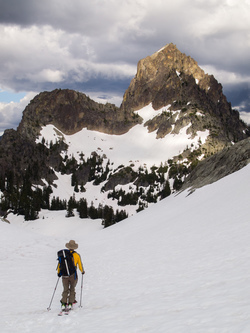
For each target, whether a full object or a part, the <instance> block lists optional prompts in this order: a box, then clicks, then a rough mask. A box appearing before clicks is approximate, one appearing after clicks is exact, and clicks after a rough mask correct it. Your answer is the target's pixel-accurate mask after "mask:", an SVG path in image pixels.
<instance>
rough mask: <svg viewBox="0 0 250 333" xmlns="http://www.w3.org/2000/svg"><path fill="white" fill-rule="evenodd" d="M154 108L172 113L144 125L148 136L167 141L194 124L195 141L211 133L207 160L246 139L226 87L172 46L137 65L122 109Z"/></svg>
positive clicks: (244, 129)
mask: <svg viewBox="0 0 250 333" xmlns="http://www.w3.org/2000/svg"><path fill="white" fill-rule="evenodd" d="M150 103H152V106H153V108H154V109H155V110H159V109H160V108H163V107H166V110H167V111H168V112H167V114H166V113H162V115H160V116H159V115H158V116H157V117H154V119H152V120H151V121H149V122H147V123H146V126H148V130H149V132H151V131H157V137H158V138H163V137H165V136H166V135H167V134H169V133H172V134H178V133H179V131H180V130H181V129H182V128H184V127H185V126H187V125H188V124H190V126H189V128H188V132H189V134H190V135H191V136H192V137H194V136H196V135H197V132H198V131H204V129H208V130H209V131H210V135H209V138H208V140H207V142H206V144H205V146H203V148H204V149H205V151H206V154H205V155H206V156H207V153H208V154H211V153H214V152H216V151H219V150H221V149H222V148H223V147H225V146H227V145H230V144H231V142H237V141H239V140H242V139H244V138H246V137H247V135H246V130H247V126H246V125H245V124H244V123H243V122H242V121H241V120H240V119H239V113H238V112H237V111H235V110H233V109H232V107H231V104H230V103H229V102H228V101H227V99H226V96H225V95H224V94H223V91H222V85H221V84H220V83H218V82H217V80H216V79H215V78H214V76H213V75H208V74H206V73H205V72H204V71H203V70H202V69H201V68H200V67H199V66H198V64H197V62H196V61H195V60H194V59H192V58H191V57H190V56H187V55H186V54H184V53H182V52H180V51H179V50H178V49H177V47H176V46H175V45H174V44H172V43H171V44H168V45H166V46H165V47H163V48H162V49H160V50H159V51H158V52H156V53H154V54H153V55H151V56H148V57H146V58H144V59H142V60H140V61H139V62H138V66H137V73H136V75H135V77H134V78H133V79H132V81H131V83H130V86H129V87H128V89H127V90H126V92H125V94H124V98H123V103H122V105H121V108H122V109H125V110H133V111H136V110H140V109H141V108H143V107H145V106H146V105H148V104H150ZM176 112H178V115H177V113H176ZM167 115H168V116H167ZM142 117H143V115H142Z"/></svg>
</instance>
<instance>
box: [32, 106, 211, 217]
mask: <svg viewBox="0 0 250 333" xmlns="http://www.w3.org/2000/svg"><path fill="white" fill-rule="evenodd" d="M169 107H170V105H167V106H165V107H163V108H161V109H159V110H157V111H156V110H154V109H153V107H152V103H150V104H149V105H147V106H145V107H143V108H142V109H141V110H139V111H136V113H138V114H139V115H140V116H141V117H142V118H143V123H142V124H138V125H136V126H134V127H133V128H131V129H130V131H128V132H127V133H125V134H123V135H110V134H105V133H101V132H97V131H91V130H88V129H86V128H83V129H82V130H81V131H79V132H77V133H75V134H73V135H66V134H64V133H62V132H60V131H59V130H58V129H57V128H56V127H55V126H54V125H51V124H50V125H47V126H44V127H43V128H42V130H41V132H40V136H39V138H37V140H36V142H37V143H39V142H40V143H41V142H42V141H43V139H45V144H47V146H48V147H49V146H50V143H51V142H52V143H54V144H55V143H56V142H57V141H58V140H63V141H64V142H65V143H66V144H67V145H68V149H67V151H63V152H61V155H62V156H63V157H65V155H67V156H68V157H69V158H71V157H74V158H75V159H76V160H77V161H78V162H79V163H80V160H81V155H82V154H83V155H84V159H87V158H89V157H90V156H91V154H92V153H93V152H96V153H97V154H98V155H99V156H102V157H104V163H103V167H104V168H105V167H106V164H107V163H108V161H110V164H111V165H110V168H111V169H112V170H113V171H114V170H116V169H117V168H118V167H119V166H121V165H123V166H128V165H130V166H132V167H133V168H134V170H135V171H138V168H140V167H143V168H147V169H148V170H150V168H151V167H152V166H158V167H159V166H160V165H161V163H162V164H163V165H164V164H165V163H166V162H167V161H168V160H169V159H172V158H173V157H174V156H177V155H179V154H180V153H182V152H183V151H184V150H185V149H186V148H187V147H188V148H190V149H191V150H193V149H196V148H198V147H199V144H200V143H202V144H203V143H205V142H206V139H207V137H208V135H209V130H205V131H203V132H201V131H197V135H196V136H195V137H194V138H191V135H190V134H187V130H188V128H189V127H190V125H191V123H190V124H189V125H187V126H185V127H183V128H182V129H181V130H180V131H179V133H178V134H174V127H175V126H174V125H172V127H173V128H172V132H171V133H169V134H168V135H166V136H165V137H164V138H162V139H157V138H156V131H153V132H151V133H149V132H148V128H147V127H145V126H144V125H145V123H146V122H147V121H148V120H150V119H153V118H154V117H156V116H158V115H160V114H161V113H164V112H167V111H169V110H168V109H169ZM180 112H181V111H172V114H173V117H175V118H176V119H177V118H178V117H179V114H180ZM197 115H199V114H197ZM200 116H202V115H200ZM55 174H56V176H57V178H58V179H57V180H55V181H54V182H53V185H54V186H52V190H53V194H51V198H52V197H53V196H55V197H59V198H60V199H61V200H66V201H68V200H69V198H70V197H71V196H73V195H74V196H75V198H76V200H80V198H82V197H84V198H85V199H86V200H87V202H88V205H89V206H90V204H91V203H92V202H93V204H94V206H95V207H96V208H97V207H98V206H99V203H102V205H103V206H105V205H108V206H111V207H113V209H114V211H116V210H117V209H118V210H121V209H125V210H126V212H127V213H128V214H129V215H132V214H135V213H136V210H137V209H138V205H134V206H126V207H121V206H119V205H118V204H117V201H116V200H112V199H108V198H107V192H103V191H101V188H102V187H103V185H104V183H101V184H100V185H99V186H96V185H93V183H91V182H88V183H87V184H86V185H85V186H84V187H85V189H86V192H84V194H83V193H81V192H78V193H76V192H74V187H72V186H71V174H70V175H67V174H64V175H62V174H61V173H58V172H55ZM44 183H45V184H46V183H47V182H46V181H44ZM130 186H132V187H133V186H134V187H135V188H136V186H135V185H133V184H128V185H127V192H130V191H129V187H130ZM121 187H122V188H123V190H124V189H126V188H125V186H122V185H121V186H120V185H117V188H116V190H119V189H120V188H121ZM149 205H150V204H149Z"/></svg>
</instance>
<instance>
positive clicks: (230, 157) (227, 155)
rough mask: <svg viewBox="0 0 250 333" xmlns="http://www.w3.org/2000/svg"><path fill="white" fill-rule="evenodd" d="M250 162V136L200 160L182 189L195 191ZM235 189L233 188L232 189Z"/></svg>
mask: <svg viewBox="0 0 250 333" xmlns="http://www.w3.org/2000/svg"><path fill="white" fill-rule="evenodd" d="M248 163H250V138H247V139H245V140H242V141H240V142H237V143H236V144H235V145H233V146H231V147H228V148H225V149H223V150H222V151H220V152H219V153H217V154H215V155H213V156H211V157H209V158H207V159H205V160H204V161H202V162H200V163H199V164H198V166H197V167H196V168H195V169H194V170H193V171H192V172H191V173H190V175H189V176H188V177H187V179H186V180H185V182H184V184H183V186H182V188H181V190H185V189H190V191H193V190H195V189H197V188H200V187H202V186H205V185H208V184H212V183H214V182H216V181H218V180H219V179H221V178H223V177H225V176H228V175H229V174H231V173H233V172H235V171H238V170H240V169H241V168H243V167H244V166H246V165H247V164H248ZM232 191H233V189H232Z"/></svg>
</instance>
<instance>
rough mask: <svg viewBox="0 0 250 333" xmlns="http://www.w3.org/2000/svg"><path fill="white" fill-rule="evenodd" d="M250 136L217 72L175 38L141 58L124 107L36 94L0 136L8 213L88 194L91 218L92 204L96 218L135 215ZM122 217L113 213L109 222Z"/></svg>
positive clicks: (71, 94)
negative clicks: (107, 210)
mask: <svg viewBox="0 0 250 333" xmlns="http://www.w3.org/2000/svg"><path fill="white" fill-rule="evenodd" d="M248 136H249V129H248V127H247V126H246V124H244V123H243V122H242V121H241V120H240V119H239V113H238V112H237V111H235V110H232V108H231V105H230V103H229V102H227V99H226V97H225V96H224V95H223V92H222V86H221V85H220V84H219V83H218V82H217V81H216V79H215V78H214V77H213V76H211V75H208V74H205V73H204V71H203V70H202V69H201V68H200V67H199V66H198V64H197V63H196V61H195V60H193V59H192V58H191V57H189V56H186V55H185V54H183V53H181V52H180V51H179V50H178V49H177V48H176V46H175V45H173V44H168V45H166V46H165V47H164V48H162V49H161V50H159V51H158V52H156V53H154V54H153V55H151V56H149V57H146V58H145V59H142V60H140V61H139V63H138V70H137V74H136V76H135V78H134V79H133V80H132V81H131V84H130V86H129V87H128V89H127V91H126V92H125V94H124V99H123V103H122V105H121V107H120V108H118V107H116V106H115V105H111V104H106V105H102V104H98V103H96V102H94V101H92V100H91V99H90V98H88V97H87V96H86V95H85V94H83V93H79V92H75V91H72V90H68V89H65V90H60V89H57V90H54V91H52V92H43V93H40V94H39V95H37V96H36V97H35V98H34V99H33V100H32V101H31V102H30V104H29V105H28V106H27V107H26V109H25V110H24V112H23V118H22V120H21V123H20V125H19V126H18V128H17V131H14V130H7V131H5V133H4V136H3V137H2V139H1V141H0V190H1V193H2V195H3V201H2V204H1V210H2V214H4V213H6V212H7V211H8V209H12V210H13V211H14V212H15V213H21V214H24V215H25V217H26V219H35V218H36V216H37V214H38V211H39V210H40V209H41V208H51V206H52V207H53V209H59V207H60V208H64V209H66V207H67V209H68V210H69V212H68V214H69V216H71V215H72V214H73V212H72V208H75V207H77V206H79V205H80V202H79V201H80V199H83V200H88V206H89V208H88V211H87V212H86V209H85V212H84V216H87V215H88V216H90V213H89V209H90V206H91V208H93V210H97V212H95V213H94V214H92V216H94V215H95V216H96V215H98V217H100V216H103V215H104V212H103V209H104V208H103V207H104V206H105V205H106V206H108V207H112V209H114V210H124V212H121V214H122V215H123V217H124V216H125V215H126V214H134V213H135V212H138V211H141V210H143V209H144V208H146V207H148V206H149V205H151V204H154V203H156V202H158V201H159V200H161V199H163V198H165V197H167V196H168V195H170V194H171V193H174V192H176V191H179V190H180V189H181V186H182V185H183V182H184V180H185V179H186V177H187V176H188V175H189V174H190V172H191V171H192V170H193V169H194V168H196V166H197V164H198V163H199V162H200V161H201V160H203V159H205V158H207V157H209V156H210V155H213V154H215V153H217V152H219V151H221V150H222V149H224V148H230V147H231V146H232V145H233V144H235V143H236V142H239V141H241V140H244V139H246V138H247V137H248ZM62 188H64V189H65V191H64V194H63V196H62V197H60V198H59V197H57V195H58V193H63V191H62V190H61V189H62ZM27 198H28V200H26V199H27ZM75 199H77V200H78V201H77V202H75ZM52 200H53V202H52ZM65 200H67V202H65ZM70 200H71V201H70ZM62 201H63V202H62ZM68 201H70V202H68ZM84 205H85V203H84ZM111 215H112V216H113V217H112V218H111ZM104 220H105V221H106V218H104ZM120 220H121V216H119V217H117V216H115V213H114V212H113V213H112V214H111V212H110V214H109V222H108V224H110V223H111V224H112V223H114V222H117V221H120Z"/></svg>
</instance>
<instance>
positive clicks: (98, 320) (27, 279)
mask: <svg viewBox="0 0 250 333" xmlns="http://www.w3.org/2000/svg"><path fill="white" fill-rule="evenodd" d="M249 173H250V165H248V166H247V167H245V168H243V169H242V170H240V171H238V172H236V173H234V174H232V175H230V176H228V177H225V178H223V179H222V180H220V181H218V182H216V183H214V184H212V185H209V186H205V187H203V188H201V189H199V190H197V191H196V192H195V193H193V194H192V195H189V196H188V195H187V194H188V192H184V193H181V194H179V195H178V196H170V197H168V198H166V199H164V200H162V201H161V202H159V203H157V204H155V205H154V206H151V207H150V208H148V209H147V210H145V211H143V212H141V213H138V214H136V215H134V216H133V217H130V218H128V219H127V220H124V221H122V222H120V223H118V224H116V225H114V226H112V227H109V228H107V229H103V228H102V226H101V221H100V220H96V221H91V220H81V219H79V218H78V217H77V216H76V217H73V218H68V219H67V218H65V212H48V211H43V212H41V214H40V219H39V220H37V221H33V222H31V221H30V222H24V221H23V219H22V217H20V216H18V217H16V216H9V220H10V224H8V223H4V222H1V223H0V249H1V259H0V260H1V265H0V269H1V281H0V292H1V295H2V302H1V305H0V309H1V316H0V327H1V331H2V332H4V333H10V332H11V333H16V332H23V333H25V332H37V333H42V332H68V331H69V330H73V331H79V332H88V333H95V332H105V333H106V332H107V333H119V332H121V333H125V332H126V333H130V332H131V333H132V332H162V333H163V332H164V333H165V332H171V333H175V332H176V333H187V332H191V333H211V332H216V333H223V332H226V333H238V332H250V291H249V285H250V265H249V262H250V241H249V238H250V218H249V198H250V188H249V181H248V180H249ZM70 239H75V240H76V242H77V243H78V244H79V248H78V252H79V253H80V254H81V256H82V261H83V264H84V267H85V270H86V274H85V275H84V277H83V296H82V305H83V307H82V308H78V307H76V308H75V309H74V310H73V311H72V312H71V313H70V315H69V316H63V317H58V316H57V313H58V311H59V309H60V297H61V291H62V286H61V281H60V280H59V284H58V287H57V289H56V292H55V297H54V300H53V303H52V307H51V310H50V311H47V307H48V305H49V303H50V300H51V297H52V294H53V291H54V288H55V285H56V282H57V279H58V278H57V275H56V264H57V262H56V252H57V251H58V250H59V249H61V248H63V247H64V246H65V243H66V242H68V241H69V240H70ZM80 287H81V277H80V281H79V283H78V286H77V298H78V302H79V298H80Z"/></svg>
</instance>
